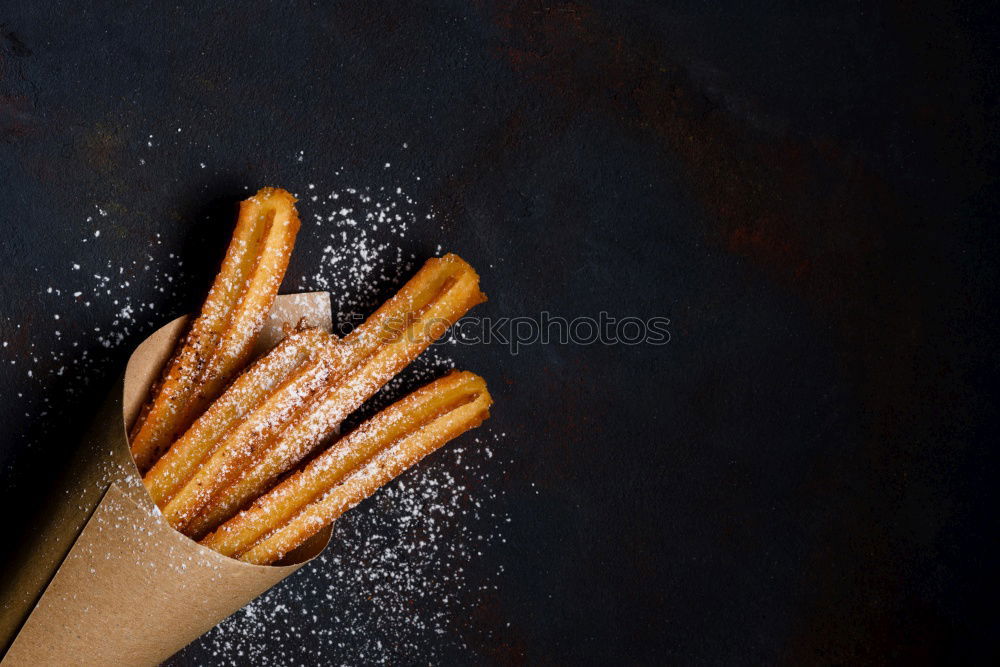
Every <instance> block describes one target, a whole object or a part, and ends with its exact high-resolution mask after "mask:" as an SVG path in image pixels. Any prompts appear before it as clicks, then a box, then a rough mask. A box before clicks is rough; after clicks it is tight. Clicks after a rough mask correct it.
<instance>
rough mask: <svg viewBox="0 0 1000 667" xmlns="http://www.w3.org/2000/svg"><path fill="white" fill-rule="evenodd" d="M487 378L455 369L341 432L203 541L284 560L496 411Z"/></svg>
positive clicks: (258, 558) (264, 559) (226, 550)
mask: <svg viewBox="0 0 1000 667" xmlns="http://www.w3.org/2000/svg"><path fill="white" fill-rule="evenodd" d="M491 402H492V401H491V398H490V395H489V392H488V391H487V389H486V383H485V382H484V381H483V379H482V378H480V377H479V376H477V375H474V374H472V373H469V372H454V373H451V374H450V375H448V376H446V377H444V378H441V379H439V380H437V381H435V382H432V383H431V384H429V385H426V386H425V387H423V388H421V389H418V390H417V391H415V392H413V393H412V394H410V395H409V396H407V397H406V398H404V399H402V400H400V401H398V402H396V403H394V404H393V405H391V406H389V407H388V408H386V409H385V410H383V411H382V412H380V413H378V414H377V415H375V416H374V417H372V418H371V419H369V420H368V421H366V422H365V423H364V424H362V425H361V426H360V427H358V428H357V429H356V430H355V431H353V432H352V433H350V434H349V435H347V436H345V437H343V438H341V439H340V440H339V441H338V442H336V443H335V444H334V445H333V446H331V447H330V448H329V449H327V450H326V451H324V452H323V453H322V454H320V455H319V456H317V457H316V458H315V459H313V460H312V461H311V462H310V463H309V464H308V465H307V466H306V467H305V468H303V469H302V470H301V471H299V472H296V473H294V474H293V475H291V476H290V477H289V478H287V479H286V480H285V481H284V482H282V483H281V484H279V485H278V486H276V487H275V488H273V489H272V490H271V491H269V492H268V493H266V494H264V495H263V496H261V497H260V498H258V499H257V500H256V501H255V502H254V503H253V504H252V505H251V506H250V507H249V508H247V509H246V510H244V511H242V512H240V513H239V514H237V515H236V516H234V517H233V518H232V519H230V520H229V521H227V522H226V523H225V524H223V525H222V526H220V527H219V528H218V529H217V530H216V531H215V532H213V533H212V534H210V535H209V536H207V537H206V538H205V539H203V540H202V542H201V543H202V544H204V545H205V546H208V547H210V548H212V549H215V550H216V551H218V552H220V553H222V554H224V555H227V556H231V557H235V558H239V559H240V560H243V561H245V562H248V563H254V564H259V565H266V564H270V563H273V562H275V561H278V560H280V559H281V558H282V557H283V556H284V555H285V554H287V553H288V552H290V551H291V550H293V549H294V548H296V547H297V546H299V545H300V544H302V543H303V542H304V541H305V540H307V539H308V538H309V537H311V536H312V535H313V534H315V533H316V532H317V531H318V530H319V529H320V528H322V527H323V526H324V525H326V524H328V523H330V522H332V521H334V520H335V519H336V518H338V517H339V516H340V515H341V514H342V513H343V512H345V511H346V510H348V509H350V508H351V507H353V506H354V505H356V504H357V503H359V502H360V501H361V500H363V499H365V498H367V497H368V496H369V495H371V494H372V493H374V492H375V491H376V490H377V489H378V488H379V487H381V486H382V485H384V484H386V483H387V482H389V481H390V480H392V479H393V478H394V477H396V476H397V475H399V474H400V473H401V472H402V471H404V470H406V469H407V468H409V467H410V466H412V465H413V464H414V463H416V462H417V461H419V460H420V459H421V458H423V457H424V456H426V455H427V454H429V453H430V452H432V451H434V450H435V449H437V448H438V447H440V446H442V445H443V444H445V443H446V442H448V441H449V440H451V439H453V438H455V437H457V436H458V435H460V434H462V433H464V432H465V431H467V430H469V429H472V428H475V427H476V426H478V425H479V424H481V423H482V422H483V420H485V419H486V418H487V417H489V407H490V404H491Z"/></svg>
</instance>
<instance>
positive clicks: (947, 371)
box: [0, 1, 998, 664]
mask: <svg viewBox="0 0 1000 667" xmlns="http://www.w3.org/2000/svg"><path fill="white" fill-rule="evenodd" d="M98 5H99V6H87V7H85V8H84V7H69V6H62V5H59V4H57V3H27V2H23V3H13V2H5V3H4V4H3V5H2V6H0V23H2V28H0V220H2V223H0V224H2V231H3V237H2V249H0V266H2V269H0V303H2V315H3V319H2V321H0V327H2V336H0V338H2V339H3V340H8V341H9V342H10V347H8V348H6V349H5V350H3V352H4V355H5V356H4V357H3V359H4V360H7V359H10V358H12V357H13V358H16V357H17V355H28V354H31V353H32V351H31V349H30V348H29V347H28V346H29V344H30V342H32V341H33V342H35V344H36V346H37V347H36V349H42V350H48V349H56V350H61V348H60V346H61V345H67V343H66V342H65V341H66V340H69V336H67V335H66V333H67V332H68V333H69V334H74V333H75V334H80V333H81V332H87V331H90V330H91V329H93V328H94V327H99V326H102V324H106V323H107V322H109V321H110V320H111V319H113V317H114V308H113V305H112V304H111V303H110V302H102V303H95V304H94V305H93V306H92V307H86V308H85V307H82V306H81V307H78V308H75V309H73V310H72V312H65V313H63V316H62V317H63V319H62V320H61V322H60V325H59V326H60V328H61V329H62V331H63V336H62V337H56V336H55V335H54V333H53V331H54V329H53V323H52V320H51V311H50V310H49V309H48V307H47V306H46V301H45V298H44V294H45V292H46V289H47V288H48V287H49V286H51V285H53V284H56V285H66V284H71V283H72V281H73V280H75V279H76V278H75V277H74V275H73V274H72V268H71V265H72V263H73V261H75V259H76V258H78V257H80V256H82V255H81V253H89V252H101V253H108V254H109V257H108V258H109V259H111V260H113V263H115V264H116V265H117V264H118V263H121V262H124V261H127V260H128V258H130V257H133V256H134V255H135V254H136V252H137V251H138V248H141V247H143V246H144V245H145V244H147V243H148V242H149V239H150V238H152V237H154V236H155V234H157V233H159V234H160V235H161V239H162V243H163V244H165V246H167V247H168V248H170V249H171V250H172V251H174V252H176V253H178V254H180V255H181V256H183V257H185V258H187V259H188V261H187V262H186V265H187V266H188V267H189V270H188V274H187V275H186V276H185V278H184V279H183V285H182V287H183V288H184V289H181V290H178V291H177V293H176V294H174V295H170V294H166V295H165V294H162V293H159V292H157V291H156V290H155V289H154V288H153V286H152V285H150V284H143V283H141V282H140V283H139V284H136V285H135V286H134V290H135V291H136V292H135V294H136V298H137V299H140V300H142V301H145V302H153V303H155V304H156V307H157V308H158V309H161V310H162V313H163V320H164V321H165V320H167V319H169V318H171V317H173V316H174V315H176V314H178V313H181V312H185V311H186V310H189V309H191V308H192V307H195V306H196V304H197V303H198V300H199V299H200V298H201V296H202V294H203V290H204V287H205V285H207V283H208V281H209V280H210V276H211V275H212V273H213V271H214V269H215V263H216V262H217V260H218V255H219V253H220V252H221V250H220V249H221V247H222V246H223V244H224V239H225V237H226V234H227V233H228V225H229V224H231V210H232V209H231V206H232V204H233V202H235V201H236V200H237V199H239V198H240V197H241V196H243V187H244V186H251V187H257V186H258V185H261V184H279V185H285V186H286V187H289V188H291V189H299V188H303V187H305V184H306V183H309V182H313V181H314V180H315V181H317V182H324V179H326V178H327V177H328V176H329V172H330V171H332V170H333V169H334V168H339V167H340V166H341V165H347V168H349V169H350V170H351V173H352V174H353V176H354V180H355V181H356V182H361V183H368V184H371V185H372V186H374V187H379V186H383V185H390V184H391V180H389V177H388V176H387V175H386V170H385V169H384V167H383V165H384V163H385V162H386V161H389V160H390V159H391V162H392V164H393V170H394V173H405V174H420V175H421V180H420V181H419V182H416V181H414V182H412V183H411V184H410V185H411V188H410V190H411V192H412V194H413V196H414V198H415V199H416V200H417V201H420V202H423V203H425V204H426V205H427V206H428V207H429V208H433V209H434V210H436V211H437V212H438V214H439V216H440V218H441V219H442V220H443V221H444V225H443V229H441V230H437V231H436V232H435V234H433V235H432V234H426V235H421V234H415V235H413V236H411V237H410V238H408V240H407V243H408V244H409V250H411V251H412V252H414V253H415V254H416V255H417V256H418V257H421V258H423V257H427V256H430V255H432V254H434V252H435V249H436V247H437V246H438V244H442V245H443V246H444V247H445V248H446V249H453V250H455V251H457V252H459V253H460V254H462V255H463V256H465V257H466V258H467V259H468V260H469V261H470V262H471V263H472V264H473V265H474V266H477V267H481V269H482V273H483V282H484V286H485V289H486V291H487V292H488V293H489V295H490V299H491V300H490V302H489V303H488V304H487V305H486V306H485V307H484V308H483V313H482V314H487V315H491V316H503V315H506V316H522V315H523V316H537V314H538V313H540V312H541V311H550V312H552V313H555V314H559V315H564V316H568V317H575V316H595V317H596V316H597V313H598V312H600V311H608V312H610V313H612V314H613V315H616V316H618V317H624V316H635V317H640V318H649V317H654V316H663V317H669V318H670V320H671V325H670V333H671V341H670V343H669V344H668V345H666V346H662V347H653V346H634V347H630V346H609V347H605V346H598V345H591V346H559V345H549V346H529V347H527V348H525V349H523V350H522V351H521V352H520V354H518V355H517V356H516V357H515V356H512V355H511V354H509V352H508V351H507V350H506V349H505V348H503V346H497V345H493V346H479V347H470V348H463V349H461V350H458V351H457V353H456V357H457V358H458V359H459V360H460V362H461V363H462V364H463V365H464V366H466V367H468V368H470V369H473V370H476V371H479V372H482V373H483V375H484V376H485V377H486V378H487V379H488V380H489V382H490V383H491V386H492V387H493V388H494V394H495V398H496V401H497V409H496V411H495V417H494V419H493V425H494V427H495V428H496V429H498V430H499V431H503V432H505V433H506V434H507V435H506V438H505V439H504V440H503V441H502V442H501V443H500V445H501V446H502V447H503V448H505V449H506V451H505V452H504V453H505V455H507V456H508V459H512V460H513V461H514V462H515V463H514V464H512V465H510V466H508V468H506V469H505V470H504V471H503V472H504V475H503V479H502V482H501V483H502V486H503V491H504V493H505V495H504V496H503V501H502V502H503V507H502V508H501V511H502V512H504V513H505V514H506V515H507V516H509V517H510V519H511V521H510V523H509V525H507V526H506V527H505V528H504V530H505V537H506V542H505V543H503V544H497V545H495V546H493V547H491V548H490V549H489V550H487V551H486V552H485V553H484V554H483V557H482V561H481V562H479V563H477V565H476V572H479V573H482V576H483V577H485V576H486V573H491V572H496V570H497V567H498V566H500V565H502V566H503V568H504V573H503V575H502V577H500V578H499V580H498V581H497V582H496V583H497V585H498V589H497V590H496V591H493V592H491V593H489V595H487V596H486V597H485V598H483V599H481V600H478V601H477V603H476V604H477V607H476V608H475V609H472V610H469V615H468V618H463V619H459V620H460V621H461V623H458V624H456V626H455V627H461V628H462V630H461V634H462V637H461V642H460V643H455V644H452V645H451V646H452V648H449V649H447V651H446V652H445V654H444V655H442V654H440V653H437V652H434V651H432V650H431V646H432V643H433V642H435V641H436V640H435V637H433V636H427V637H426V642H427V644H426V645H427V647H428V650H427V651H426V653H422V654H405V655H402V654H399V653H394V652H393V651H394V649H393V647H392V646H391V644H387V645H386V646H385V649H384V656H372V658H373V659H375V658H378V657H385V658H387V659H389V660H390V661H394V662H419V661H422V660H426V659H427V658H428V657H429V656H432V657H434V658H435V659H439V660H442V661H448V662H462V663H473V662H481V661H484V662H499V663H506V662H521V661H527V662H531V663H537V662H543V663H570V664H572V663H581V662H582V663H609V662H638V663H656V662H668V663H698V664H703V663H709V664H718V663H723V664H745V663H749V664H756V663H761V662H764V663H770V662H775V661H779V662H785V663H793V664H803V663H804V664H817V663H819V664H845V663H853V664H864V663H869V664H889V663H893V664H915V663H931V662H937V661H947V662H979V661H985V660H986V659H987V658H988V657H992V658H994V659H996V657H997V656H996V648H995V642H994V641H993V638H992V637H991V636H990V635H991V631H992V630H995V628H996V619H995V614H993V613H980V611H979V609H980V608H982V607H984V606H986V605H987V604H988V603H990V602H991V601H992V600H993V599H994V591H993V590H992V587H990V586H988V585H987V584H986V582H987V580H989V579H990V577H989V575H990V574H991V572H990V570H991V568H990V566H991V564H992V562H993V561H992V555H993V554H994V553H995V551H994V547H995V535H996V529H997V522H996V519H995V517H994V516H993V513H992V512H991V511H990V510H989V509H988V508H989V506H990V505H991V503H990V494H989V491H990V488H989V487H990V485H991V480H992V479H993V478H994V472H993V470H994V469H993V466H994V464H995V463H996V455H995V453H994V452H993V451H991V450H992V449H993V448H994V446H993V441H991V439H990V438H991V435H992V434H993V433H995V431H996V427H997V426H998V424H997V413H996V409H995V398H994V396H993V395H992V394H991V393H990V388H991V384H992V382H993V381H994V380H995V372H996V370H997V347H996V342H997V340H996V333H995V332H996V324H997V321H996V319H997V318H996V313H995V302H994V301H993V299H992V298H991V296H990V294H991V292H992V289H991V288H992V287H993V286H994V284H995V283H996V281H997V278H998V276H997V270H996V263H995V260H996V251H997V244H996V235H995V232H994V231H993V223H991V222H990V221H991V220H993V219H994V218H995V210H996V204H997V197H996V187H995V186H996V183H995V181H996V175H997V171H996V166H997V165H996V157H997V152H996V148H997V146H996V143H997V138H998V136H997V130H996V126H995V123H994V121H995V114H996V108H997V97H996V93H997V90H996V86H995V79H996V58H995V56H996V45H997V43H998V32H997V30H996V21H995V17H994V16H992V15H991V14H990V13H988V12H987V11H985V10H980V9H978V8H976V7H974V6H967V5H965V4H962V3H947V2H946V3H936V4H932V3H928V4H927V6H924V7H912V6H911V5H909V4H906V3H881V4H879V6H877V7H863V6H858V5H846V4H844V3H798V2H789V3H776V4H771V5H769V7H768V8H767V9H766V10H762V9H761V8H754V9H751V8H749V7H748V6H745V3H721V4H720V3H701V2H698V3H695V2H682V3H674V4H673V5H672V6H664V7H654V6H651V5H649V4H645V3H611V2H608V3H557V4H551V5H549V4H544V3H537V2H523V3H513V4H512V5H510V6H508V5H507V3H493V2H474V3H467V2H451V3H437V4H435V5H433V7H421V8H416V7H412V6H409V4H408V3H398V4H395V3H382V2H372V3H350V4H349V3H307V2H294V3H288V4H287V6H286V5H285V4H284V3H267V2H258V1H251V2H245V3H225V4H222V3H220V4H219V5H218V6H216V7H214V8H205V7H201V8H194V7H185V6H179V5H175V4H173V3H152V2H124V3H120V4H116V3H98ZM807 5H808V6H807ZM177 127H181V128H183V132H182V133H181V135H182V136H173V135H172V133H174V132H176V129H175V128H177ZM151 133H152V134H154V135H156V136H157V137H158V139H157V144H158V148H157V151H156V159H155V160H152V159H151V160H150V161H149V164H147V165H145V166H144V167H143V168H142V169H139V168H138V167H137V165H136V160H135V157H136V156H138V155H139V154H140V153H141V149H142V147H143V146H144V144H145V142H146V140H147V135H149V134H151ZM403 143H406V144H407V149H406V150H401V149H400V146H401V145H402V144H403ZM300 150H305V151H307V153H308V160H307V161H305V162H303V163H299V162H297V160H296V156H297V154H298V152H299V151H300ZM201 162H205V163H208V164H210V165H211V168H210V169H200V168H199V164H200V163H201ZM94 204H98V205H106V206H111V207H114V209H115V214H116V215H115V219H116V220H118V221H119V222H118V223H117V224H116V225H115V226H113V227H112V228H110V229H108V230H107V231H106V234H105V241H104V242H103V243H102V245H100V247H99V248H98V247H97V246H96V245H94V244H91V245H90V246H81V245H80V238H81V236H82V235H83V234H84V233H87V230H86V229H84V228H83V226H82V222H81V220H82V214H86V210H87V208H88V207H91V206H93V205H94ZM304 210H305V211H306V212H308V203H304ZM206 216H207V219H208V220H209V221H210V224H206V223H205V222H204V220H205V219H206ZM320 243H326V239H318V238H317V239H311V238H310V237H309V235H308V234H303V236H302V237H301V238H300V241H299V244H300V248H299V251H298V253H299V254H298V255H297V259H296V260H295V261H293V263H292V266H291V268H290V272H289V280H288V281H287V282H286V285H288V284H296V283H297V280H298V278H299V277H301V275H302V274H303V273H304V272H306V271H308V270H310V269H309V267H308V266H307V265H306V263H305V262H304V261H303V260H300V259H298V257H299V256H310V253H312V256H314V255H315V254H316V252H318V250H319V247H318V244H320ZM88 259H90V260H91V261H95V257H92V256H88ZM100 259H101V258H96V261H100ZM487 267H488V268H487ZM384 288H385V289H384V291H385V292H386V293H387V292H388V291H390V290H391V285H386V286H384ZM17 324H20V325H21V329H17V328H16V325H17ZM147 333H148V330H136V331H132V332H130V334H129V337H130V338H129V340H128V341H126V342H125V344H124V345H122V346H120V347H117V348H115V349H113V350H111V351H109V350H105V349H104V348H103V347H102V346H101V345H100V344H99V343H97V342H96V341H94V343H93V344H92V345H90V346H89V348H88V352H89V354H91V355H93V356H94V357H95V358H97V359H98V363H97V367H98V368H103V369H106V374H105V375H104V376H101V374H98V376H97V377H94V378H91V384H90V385H89V386H88V391H87V392H86V393H85V394H83V395H81V396H76V397H74V398H73V400H71V401H70V400H67V399H60V398H59V397H61V396H64V395H65V394H64V387H63V386H62V385H63V384H65V383H68V382H70V381H71V380H70V379H65V380H63V379H59V378H58V377H54V378H53V379H52V380H51V381H49V382H37V381H32V380H30V379H28V378H26V376H25V373H24V369H23V368H20V367H18V366H16V365H11V364H9V363H8V362H7V361H5V362H4V363H5V364H6V365H4V366H3V367H2V368H0V391H2V394H0V395H2V397H3V401H2V406H0V414H2V418H3V424H4V431H5V433H4V436H3V438H2V449H0V455H2V463H3V468H4V470H3V475H4V485H3V486H4V488H5V494H6V496H7V497H6V498H5V500H4V502H5V505H4V508H5V511H4V514H5V516H7V515H10V514H12V513H13V514H17V515H20V514H25V516H27V513H26V512H21V511H20V510H14V509H13V508H29V507H30V506H32V505H33V504H36V503H37V498H38V497H39V494H41V493H44V480H45V479H46V475H47V474H48V473H47V470H48V468H47V466H48V465H50V464H51V462H52V461H53V460H57V459H58V457H59V455H60V453H61V452H64V451H66V450H67V449H68V448H70V447H72V446H73V444H74V443H73V435H74V434H75V433H77V432H78V428H77V426H76V425H77V424H79V422H80V420H83V419H86V415H87V413H88V411H89V410H91V409H92V408H93V405H94V404H95V403H96V401H97V400H99V397H100V395H101V394H102V392H103V391H104V390H105V388H106V387H107V386H108V385H109V383H110V378H111V376H112V374H113V373H114V372H115V369H116V368H117V367H118V366H119V365H120V364H121V363H122V362H123V361H124V359H125V358H126V357H127V354H128V349H129V344H130V343H131V344H134V343H135V342H136V341H138V340H141V339H142V337H143V336H144V335H146V334H147ZM61 351H63V352H66V353H69V354H77V353H79V352H80V351H79V350H61ZM22 394H23V395H22ZM47 397H48V398H50V403H49V404H45V399H46V398H47ZM42 409H45V410H47V411H48V413H49V414H48V417H47V419H46V420H41V419H40V418H39V417H38V414H39V411H40V410H42ZM26 412H28V413H31V414H33V415H34V416H32V417H25V416H24V414H25V413H26ZM41 421H46V422H49V423H50V425H49V427H47V430H46V428H43V427H42V426H40V422H41ZM39 439H41V442H42V445H40V446H37V445H36V446H35V447H27V445H26V443H27V442H29V441H38V440H39ZM498 465H499V464H498ZM7 503H9V504H7ZM13 546H14V548H16V544H14V545H13ZM473 576H479V575H477V574H475V573H474V574H473ZM302 581H303V579H301V578H296V579H293V580H292V581H289V582H286V583H285V584H283V586H287V587H295V586H297V585H302ZM315 604H316V606H317V608H318V609H322V608H323V606H324V604H329V602H328V601H326V600H322V599H318V600H316V601H315ZM334 604H335V602H334ZM334 630H335V629H334ZM301 641H304V642H306V643H308V642H309V641H310V640H309V637H308V635H306V636H305V639H303V640H301ZM345 641H351V638H350V637H345ZM463 644H464V646H463ZM216 659H217V657H216V656H213V655H211V654H210V653H208V652H207V650H206V649H204V648H203V647H202V646H201V645H199V644H197V643H196V644H195V645H193V646H192V647H190V648H189V649H187V650H185V651H184V652H183V653H182V654H181V655H179V656H177V657H176V658H175V659H174V661H173V664H203V663H211V662H212V661H213V660H216ZM234 660H236V661H237V662H239V660H238V659H236V658H234Z"/></svg>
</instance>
